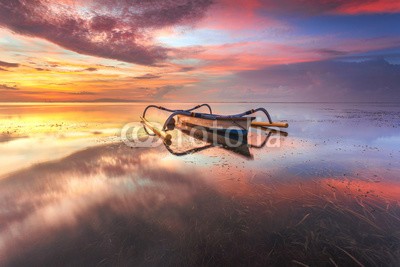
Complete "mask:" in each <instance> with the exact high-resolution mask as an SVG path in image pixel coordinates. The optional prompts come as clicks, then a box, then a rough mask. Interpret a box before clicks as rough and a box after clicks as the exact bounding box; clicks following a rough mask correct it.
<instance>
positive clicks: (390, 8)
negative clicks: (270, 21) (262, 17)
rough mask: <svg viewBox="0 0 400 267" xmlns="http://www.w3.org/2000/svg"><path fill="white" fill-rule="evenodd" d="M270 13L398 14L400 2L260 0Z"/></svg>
mask: <svg viewBox="0 0 400 267" xmlns="http://www.w3.org/2000/svg"><path fill="white" fill-rule="evenodd" d="M259 4H261V5H262V9H264V10H265V11H266V12H268V13H275V14H276V13H281V14H283V13H286V14H306V15H318V14H365V13H397V12H400V2H399V1H393V0H368V1H365V0H350V1H343V0H326V1H319V0H304V1H299V0H281V1H275V0H260V1H259Z"/></svg>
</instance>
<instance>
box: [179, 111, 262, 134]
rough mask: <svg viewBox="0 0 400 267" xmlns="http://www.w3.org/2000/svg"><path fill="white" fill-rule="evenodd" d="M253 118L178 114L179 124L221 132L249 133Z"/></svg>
mask: <svg viewBox="0 0 400 267" xmlns="http://www.w3.org/2000/svg"><path fill="white" fill-rule="evenodd" d="M252 120H254V117H240V118H217V119H205V118H199V117H192V116H186V115H178V116H177V124H178V125H180V126H189V127H196V128H198V129H200V128H204V129H205V130H208V131H217V132H220V133H222V132H226V131H229V132H232V133H234V132H237V133H241V134H247V131H248V129H249V128H250V125H251V121H252Z"/></svg>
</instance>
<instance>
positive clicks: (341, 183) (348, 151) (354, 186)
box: [0, 103, 400, 266]
mask: <svg viewBox="0 0 400 267" xmlns="http://www.w3.org/2000/svg"><path fill="white" fill-rule="evenodd" d="M164 105H165V106H169V107H177V106H179V108H189V107H190V106H193V105H192V104H179V105H177V104H164ZM145 106H146V105H145V104H85V105H83V104H40V105H39V104H35V105H32V104H8V105H3V106H1V107H0V127H1V128H0V152H1V153H0V265H10V266H26V265H32V264H33V265H45V264H47V265H60V264H61V265H71V264H74V265H76V264H90V265H93V264H98V265H125V264H134V265H146V266H148V265H177V264H179V265H203V266H204V265H289V266H291V265H300V266H301V265H302V264H304V265H311V266H313V265H332V266H335V265H339V266H341V265H366V266H373V265H398V264H399V263H400V226H399V225H400V207H399V200H400V197H399V195H400V194H399V193H400V178H399V174H400V171H399V170H400V131H399V128H400V104H365V103H363V104H360V103H358V104H355V103H353V104H350V103H349V104H333V103H313V104H310V103H273V104H257V103H255V104H247V103H246V104H243V103H241V104H232V103H231V104H213V105H212V106H213V109H214V112H215V113H221V114H230V113H237V112H241V111H245V110H248V109H251V108H254V107H258V106H263V107H266V108H267V109H268V110H269V111H270V113H271V115H272V117H273V119H274V120H277V121H279V120H287V121H288V122H289V125H290V127H289V128H288V129H286V130H285V131H286V132H287V134H286V133H279V132H271V131H264V130H254V131H253V132H252V133H251V134H250V136H249V144H250V145H252V147H250V148H247V147H246V148H244V149H243V150H231V149H227V148H224V147H214V146H210V145H208V144H207V143H202V142H195V143H193V142H189V141H191V140H189V139H187V138H188V137H187V136H184V135H182V136H181V135H180V133H179V131H177V130H174V132H173V136H174V138H173V144H172V145H171V146H170V147H166V146H164V145H163V144H162V143H160V142H159V143H157V144H158V145H154V146H153V147H147V148H146V147H140V148H138V147H133V148H132V147H129V146H127V145H125V144H124V143H123V142H121V137H120V136H121V129H122V128H123V127H124V125H126V124H127V123H132V125H134V126H135V125H140V124H139V123H138V117H139V115H141V112H142V111H143V109H144V107H145ZM165 118H166V116H165V115H162V114H161V113H157V112H154V113H152V114H150V119H151V120H158V121H160V122H161V120H162V119H165ZM139 135H140V136H141V137H143V136H144V133H143V131H139ZM178 138H182V139H183V141H182V142H181V143H179V142H178V141H179V140H181V139H178Z"/></svg>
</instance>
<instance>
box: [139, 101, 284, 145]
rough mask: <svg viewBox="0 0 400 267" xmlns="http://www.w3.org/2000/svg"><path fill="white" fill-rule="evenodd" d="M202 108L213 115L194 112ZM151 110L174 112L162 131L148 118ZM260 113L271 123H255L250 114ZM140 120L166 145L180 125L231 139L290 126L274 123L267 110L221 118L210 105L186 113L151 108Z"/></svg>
mask: <svg viewBox="0 0 400 267" xmlns="http://www.w3.org/2000/svg"><path fill="white" fill-rule="evenodd" d="M201 107H206V108H208V110H209V113H200V112H194V111H195V110H197V109H199V108H201ZM151 108H155V109H159V110H163V111H166V112H170V113H171V114H170V115H169V117H168V118H167V120H166V121H165V123H164V125H163V126H162V128H161V129H158V128H157V127H156V126H154V125H153V124H152V123H151V122H149V121H148V120H147V119H146V113H147V111H148V110H149V109H151ZM257 112H261V113H264V114H265V116H266V118H267V121H253V120H254V119H255V118H256V117H254V116H249V115H253V114H255V113H257ZM175 117H176V120H175ZM140 118H141V120H142V123H143V125H144V126H145V127H144V128H145V130H146V132H147V133H148V134H149V135H157V136H159V137H160V138H162V139H163V140H164V142H166V143H171V138H172V135H171V134H169V133H168V131H169V130H173V129H174V128H175V127H176V126H177V127H178V128H180V129H184V130H188V129H193V128H195V129H201V130H203V131H206V132H213V133H217V134H218V135H225V136H226V134H228V135H229V138H232V137H235V136H242V137H243V136H246V135H247V133H248V131H249V128H250V127H279V128H287V127H288V126H289V125H288V123H287V122H273V121H272V119H271V116H270V115H269V113H268V111H267V110H266V109H265V108H257V109H251V110H248V111H246V112H242V113H239V114H234V115H217V114H213V112H212V109H211V107H210V105H208V104H201V105H197V106H195V107H193V108H190V109H186V110H181V109H178V110H174V109H168V108H165V107H162V106H156V105H149V106H147V107H146V108H145V110H144V111H143V115H142V117H140ZM146 127H147V128H149V129H150V130H151V131H152V132H153V134H151V133H150V132H149V131H148V130H147V128H146Z"/></svg>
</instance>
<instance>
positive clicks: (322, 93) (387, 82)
mask: <svg viewBox="0 0 400 267" xmlns="http://www.w3.org/2000/svg"><path fill="white" fill-rule="evenodd" d="M234 82H235V84H241V85H244V84H246V86H247V87H252V88H256V89H255V90H256V95H257V97H263V98H264V99H268V98H270V97H271V96H272V94H274V95H276V96H279V97H280V98H281V100H282V99H285V100H286V101H399V100H400V90H399V89H400V88H399V84H400V65H394V64H390V63H388V62H387V61H385V60H383V59H375V60H369V61H364V62H341V61H318V62H307V63H298V64H291V65H277V66H270V67H267V68H264V69H261V70H253V71H243V72H240V73H238V74H237V77H236V79H235V81H234Z"/></svg>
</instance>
